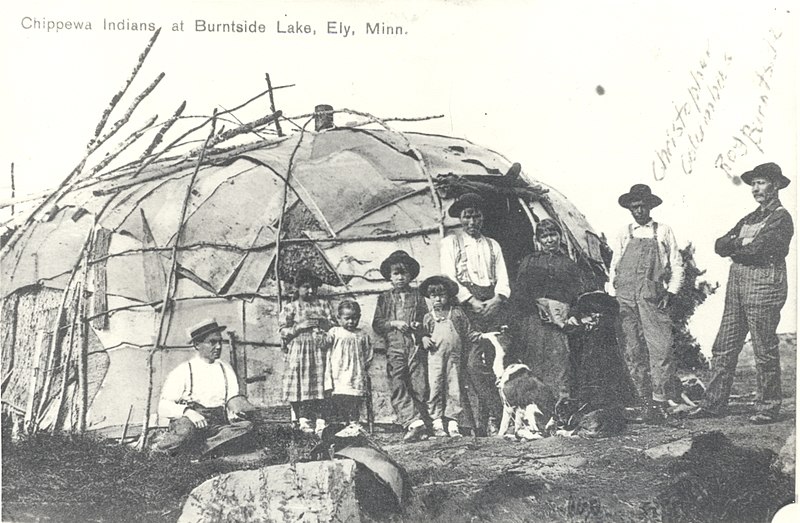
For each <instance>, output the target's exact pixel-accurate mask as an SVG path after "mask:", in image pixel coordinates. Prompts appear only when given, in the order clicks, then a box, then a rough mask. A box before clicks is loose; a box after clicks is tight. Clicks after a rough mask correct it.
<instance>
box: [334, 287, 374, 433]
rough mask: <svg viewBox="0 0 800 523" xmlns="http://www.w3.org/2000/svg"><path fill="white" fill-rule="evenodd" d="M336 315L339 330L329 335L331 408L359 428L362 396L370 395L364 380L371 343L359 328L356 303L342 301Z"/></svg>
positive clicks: (335, 328) (370, 356)
mask: <svg viewBox="0 0 800 523" xmlns="http://www.w3.org/2000/svg"><path fill="white" fill-rule="evenodd" d="M338 312H339V314H338V319H339V326H338V327H333V328H332V329H331V330H330V331H328V339H329V341H330V344H331V348H330V350H329V351H328V364H329V369H330V372H331V375H332V376H333V408H334V411H335V412H336V413H337V414H338V415H339V417H340V418H341V419H342V420H343V421H345V422H346V423H349V424H351V425H356V426H358V425H359V420H360V418H361V416H360V413H361V403H362V402H363V400H364V397H365V396H367V395H368V394H371V393H372V391H370V390H369V378H368V376H367V368H368V367H369V364H370V362H371V361H372V343H371V342H370V339H369V335H368V334H367V333H366V332H364V331H363V330H361V329H359V328H358V323H359V321H361V307H359V305H358V303H357V302H355V301H353V300H344V301H342V302H341V303H340V304H339V309H338ZM358 428H360V426H359V427H358Z"/></svg>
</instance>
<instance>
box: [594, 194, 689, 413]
mask: <svg viewBox="0 0 800 523" xmlns="http://www.w3.org/2000/svg"><path fill="white" fill-rule="evenodd" d="M618 201H619V204H620V206H622V207H624V208H626V209H628V210H629V211H630V213H631V216H633V220H634V221H633V223H630V224H628V225H627V226H626V227H625V228H624V229H623V230H622V231H621V232H620V234H619V236H618V237H617V240H616V243H615V244H614V245H612V248H613V249H614V257H613V258H612V260H611V266H610V267H609V286H608V292H609V294H611V295H616V297H617V301H618V302H619V306H620V310H619V315H620V323H621V339H620V345H621V348H622V353H623V355H624V358H625V363H626V364H627V366H628V371H629V372H630V375H631V380H632V381H633V384H634V387H635V389H636V393H637V395H638V402H639V405H638V407H639V409H640V410H641V411H642V412H641V414H642V415H643V417H644V418H645V421H658V420H659V419H663V417H664V416H665V415H666V413H667V411H666V408H667V405H668V403H667V402H668V401H669V400H677V399H678V398H679V392H680V391H679V389H678V384H679V383H680V382H679V380H678V377H677V375H676V372H675V371H676V361H675V355H674V352H673V350H672V321H671V320H670V317H669V313H668V307H669V305H670V304H671V302H672V299H673V297H674V296H675V295H676V294H677V293H678V290H679V289H680V288H681V283H682V281H683V259H682V257H681V253H680V251H679V250H678V243H677V241H676V240H675V235H674V234H673V233H672V229H671V228H670V227H669V226H668V225H666V224H664V223H661V222H656V221H653V219H652V218H651V217H650V211H651V210H652V209H653V208H655V207H657V206H659V205H661V201H662V200H661V198H659V197H658V196H656V195H655V194H653V193H652V192H651V191H650V187H648V186H647V185H644V184H637V185H634V186H633V187H631V190H630V191H629V192H627V193H625V194H623V195H622V196H620V197H619V200H618Z"/></svg>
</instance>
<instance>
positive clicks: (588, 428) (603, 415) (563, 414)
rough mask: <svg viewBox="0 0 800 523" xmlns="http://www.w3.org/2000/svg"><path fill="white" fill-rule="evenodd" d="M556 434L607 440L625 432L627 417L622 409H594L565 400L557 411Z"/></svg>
mask: <svg viewBox="0 0 800 523" xmlns="http://www.w3.org/2000/svg"><path fill="white" fill-rule="evenodd" d="M555 419H556V434H559V435H563V436H581V437H584V438H605V437H609V436H616V435H618V434H621V433H622V432H623V431H624V430H625V416H624V413H623V409H622V407H609V408H600V409H597V408H592V406H591V405H590V404H588V403H584V404H580V402H579V401H578V400H575V399H569V398H564V399H562V400H559V401H558V403H557V404H556V409H555Z"/></svg>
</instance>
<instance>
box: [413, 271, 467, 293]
mask: <svg viewBox="0 0 800 523" xmlns="http://www.w3.org/2000/svg"><path fill="white" fill-rule="evenodd" d="M434 285H441V286H443V287H444V288H445V290H446V291H447V295H448V296H450V297H451V298H453V297H455V296H458V284H457V283H456V282H454V281H453V280H451V279H450V278H448V277H447V276H443V275H437V276H431V277H430V278H425V280H424V281H423V282H422V283H420V284H419V292H420V294H422V295H423V296H425V297H426V298H430V297H431V296H430V293H429V291H430V288H431V287H432V286H434Z"/></svg>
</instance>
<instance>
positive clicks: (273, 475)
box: [178, 459, 360, 523]
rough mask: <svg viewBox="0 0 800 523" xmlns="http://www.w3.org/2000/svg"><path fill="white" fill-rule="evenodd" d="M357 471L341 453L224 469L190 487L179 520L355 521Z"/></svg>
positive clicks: (358, 519) (356, 514)
mask: <svg viewBox="0 0 800 523" xmlns="http://www.w3.org/2000/svg"><path fill="white" fill-rule="evenodd" d="M355 473H356V463H355V462H354V461H352V460H349V459H344V460H335V461H312V462H310V463H297V464H288V465H276V466H273V467H264V468H262V469H258V470H240V471H236V472H231V473H229V474H223V475H221V476H217V477H215V478H212V479H210V480H208V481H206V482H205V483H203V484H202V485H200V486H199V487H197V488H195V489H194V490H193V491H192V493H191V494H190V495H189V499H187V500H186V504H185V505H184V506H183V513H182V514H181V517H180V519H179V520H178V521H179V523H189V522H192V523H194V522H201V521H208V522H211V521H214V522H217V521H237V522H239V521H242V522H244V521H303V522H329V521H341V522H350V521H356V522H357V521H360V516H359V512H358V502H357V501H356V494H355Z"/></svg>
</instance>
